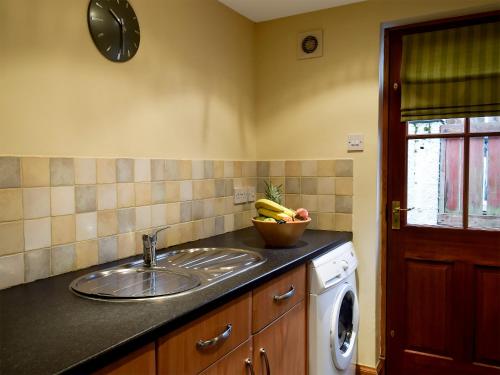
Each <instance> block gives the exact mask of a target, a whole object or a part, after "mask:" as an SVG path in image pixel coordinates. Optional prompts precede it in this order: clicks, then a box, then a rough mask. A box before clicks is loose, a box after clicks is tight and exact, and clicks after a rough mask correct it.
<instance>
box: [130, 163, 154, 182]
mask: <svg viewBox="0 0 500 375" xmlns="http://www.w3.org/2000/svg"><path fill="white" fill-rule="evenodd" d="M134 181H135V182H149V181H151V160H149V159H135V160H134Z"/></svg>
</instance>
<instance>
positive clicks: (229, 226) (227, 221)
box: [224, 214, 234, 233]
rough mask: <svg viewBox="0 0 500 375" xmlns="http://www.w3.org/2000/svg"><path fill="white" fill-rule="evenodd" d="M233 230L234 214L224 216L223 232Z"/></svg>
mask: <svg viewBox="0 0 500 375" xmlns="http://www.w3.org/2000/svg"><path fill="white" fill-rule="evenodd" d="M233 230H234V214H229V215H224V232H226V233H227V232H232V231H233Z"/></svg>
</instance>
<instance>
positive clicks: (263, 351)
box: [259, 348, 271, 375]
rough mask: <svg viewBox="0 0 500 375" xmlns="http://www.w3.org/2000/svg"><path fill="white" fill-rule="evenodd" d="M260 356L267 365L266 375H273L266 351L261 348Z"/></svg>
mask: <svg viewBox="0 0 500 375" xmlns="http://www.w3.org/2000/svg"><path fill="white" fill-rule="evenodd" d="M259 352H260V355H261V356H262V357H263V358H264V363H265V364H266V375H271V366H269V358H267V352H266V349H264V348H260V350H259Z"/></svg>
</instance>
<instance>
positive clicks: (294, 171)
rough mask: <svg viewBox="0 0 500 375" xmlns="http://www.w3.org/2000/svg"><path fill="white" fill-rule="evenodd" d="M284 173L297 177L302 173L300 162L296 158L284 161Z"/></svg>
mask: <svg viewBox="0 0 500 375" xmlns="http://www.w3.org/2000/svg"><path fill="white" fill-rule="evenodd" d="M285 175H286V176H290V177H299V176H301V175H302V163H301V162H300V161H298V160H287V161H285Z"/></svg>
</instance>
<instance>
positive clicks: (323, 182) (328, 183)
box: [318, 177, 335, 194]
mask: <svg viewBox="0 0 500 375" xmlns="http://www.w3.org/2000/svg"><path fill="white" fill-rule="evenodd" d="M318 194H335V177H318Z"/></svg>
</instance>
